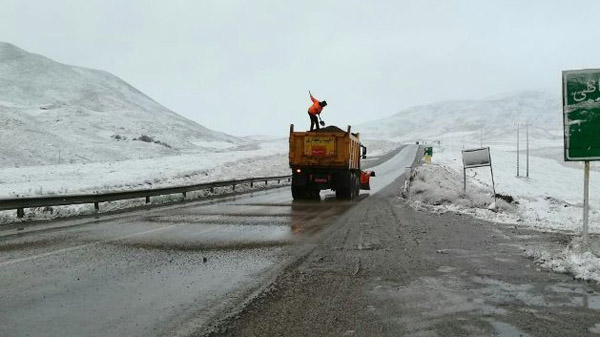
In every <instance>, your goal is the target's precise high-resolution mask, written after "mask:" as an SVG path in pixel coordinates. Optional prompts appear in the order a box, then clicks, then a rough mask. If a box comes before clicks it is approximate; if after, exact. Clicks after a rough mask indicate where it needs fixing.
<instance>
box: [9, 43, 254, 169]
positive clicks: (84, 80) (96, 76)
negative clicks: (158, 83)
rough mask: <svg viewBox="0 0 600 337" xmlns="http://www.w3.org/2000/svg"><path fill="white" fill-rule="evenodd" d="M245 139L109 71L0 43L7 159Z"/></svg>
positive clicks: (94, 155)
mask: <svg viewBox="0 0 600 337" xmlns="http://www.w3.org/2000/svg"><path fill="white" fill-rule="evenodd" d="M244 143H245V141H243V140H241V139H239V138H236V137H233V136H229V135H226V134H223V133H219V132H215V131H212V130H209V129H207V128H205V127H203V126H201V125H199V124H198V123H196V122H193V121H191V120H188V119H186V118H184V117H182V116H180V115H178V114H176V113H174V112H173V111H171V110H169V109H167V108H166V107H164V106H162V105H160V104H159V103H157V102H155V101H154V100H152V99H151V98H149V97H148V96H146V95H144V94H143V93H142V92H140V91H139V90H137V89H135V88H134V87H132V86H131V85H129V84H127V83H126V82H124V81H123V80H121V79H119V78H118V77H116V76H114V75H111V74H109V73H107V72H104V71H99V70H93V69H87V68H81V67H75V66H69V65H65V64H61V63H58V62H55V61H53V60H50V59H48V58H46V57H44V56H41V55H37V54H32V53H28V52H26V51H24V50H22V49H19V48H18V47H16V46H14V45H11V44H9V43H2V42H0V161H1V164H0V165H1V166H4V165H34V164H46V163H57V162H58V161H59V157H60V161H61V162H63V163H68V162H95V161H113V160H123V159H132V158H148V157H156V156H162V155H170V154H177V153H181V152H187V151H189V150H202V149H203V148H206V149H207V150H209V149H219V148H221V149H222V148H224V147H231V146H237V145H242V144H244Z"/></svg>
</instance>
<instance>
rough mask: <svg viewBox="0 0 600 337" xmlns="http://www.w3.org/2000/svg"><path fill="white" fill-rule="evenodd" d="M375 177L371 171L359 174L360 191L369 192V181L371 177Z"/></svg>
mask: <svg viewBox="0 0 600 337" xmlns="http://www.w3.org/2000/svg"><path fill="white" fill-rule="evenodd" d="M374 176H375V172H373V171H361V172H360V189H361V190H370V189H371V185H370V184H369V182H370V181H371V177H374Z"/></svg>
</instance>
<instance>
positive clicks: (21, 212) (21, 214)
mask: <svg viewBox="0 0 600 337" xmlns="http://www.w3.org/2000/svg"><path fill="white" fill-rule="evenodd" d="M24 216H25V210H24V209H22V208H17V218H19V219H21V218H23V217H24Z"/></svg>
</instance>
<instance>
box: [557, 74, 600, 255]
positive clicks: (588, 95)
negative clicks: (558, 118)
mask: <svg viewBox="0 0 600 337" xmlns="http://www.w3.org/2000/svg"><path fill="white" fill-rule="evenodd" d="M562 77H563V125H564V130H565V132H564V137H565V138H564V142H565V144H564V151H565V152H564V154H565V161H584V172H583V241H584V245H585V246H586V247H587V246H588V213H589V191H590V161H591V160H600V69H584V70H566V71H563V73H562Z"/></svg>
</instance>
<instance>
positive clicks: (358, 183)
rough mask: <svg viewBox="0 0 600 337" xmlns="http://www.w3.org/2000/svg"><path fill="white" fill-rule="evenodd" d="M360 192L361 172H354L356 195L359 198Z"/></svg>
mask: <svg viewBox="0 0 600 337" xmlns="http://www.w3.org/2000/svg"><path fill="white" fill-rule="evenodd" d="M359 194H360V173H356V172H355V173H354V197H355V198H358V195H359Z"/></svg>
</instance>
